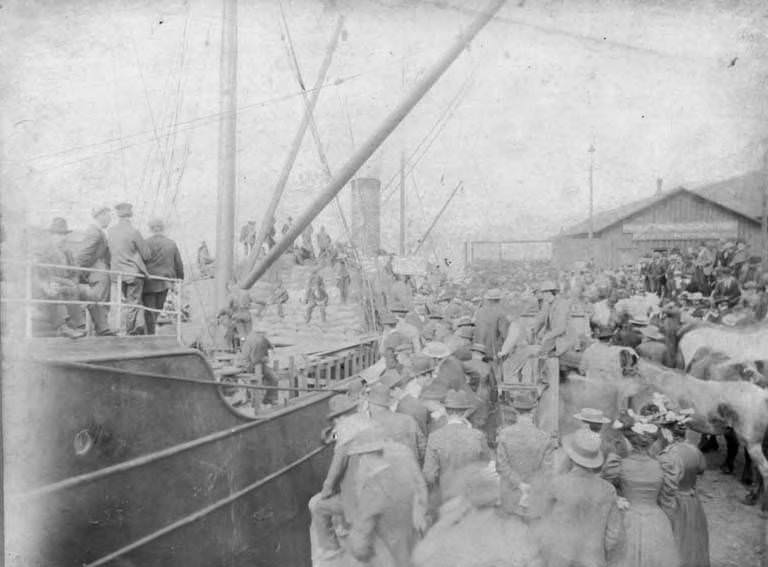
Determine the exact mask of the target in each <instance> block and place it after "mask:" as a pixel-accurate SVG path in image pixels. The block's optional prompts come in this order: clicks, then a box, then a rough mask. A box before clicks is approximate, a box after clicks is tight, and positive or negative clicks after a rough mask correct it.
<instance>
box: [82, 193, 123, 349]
mask: <svg viewBox="0 0 768 567" xmlns="http://www.w3.org/2000/svg"><path fill="white" fill-rule="evenodd" d="M92 216H93V221H94V222H93V224H92V225H91V226H89V227H88V228H87V229H86V231H85V236H84V237H83V242H82V245H81V246H80V249H79V250H78V252H77V254H76V256H75V264H77V265H78V266H80V267H81V268H91V269H94V270H108V269H109V266H110V253H109V244H108V243H107V235H106V233H105V232H104V231H105V230H106V229H107V227H108V226H109V223H110V221H111V220H112V214H111V209H110V208H109V207H98V208H96V209H94V210H93V212H92ZM80 281H81V282H82V283H83V284H85V285H84V287H83V291H84V293H83V295H84V296H85V298H86V299H90V300H92V301H99V302H107V301H109V288H110V281H109V274H107V273H105V272H82V273H81V274H80ZM87 309H88V313H90V315H91V320H93V327H94V330H95V331H96V334H97V335H113V334H114V333H113V332H112V331H110V329H109V322H108V317H107V314H108V313H109V307H108V306H106V305H95V304H94V305H89V306H88V307H87Z"/></svg>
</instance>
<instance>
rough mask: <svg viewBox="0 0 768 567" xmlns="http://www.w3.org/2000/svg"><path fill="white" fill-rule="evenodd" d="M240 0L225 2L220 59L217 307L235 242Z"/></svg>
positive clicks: (222, 303) (222, 298) (223, 295)
mask: <svg viewBox="0 0 768 567" xmlns="http://www.w3.org/2000/svg"><path fill="white" fill-rule="evenodd" d="M236 134H237V0H223V1H222V25H221V54H220V59H219V176H218V194H217V196H218V200H217V202H218V208H217V212H216V279H215V281H216V306H217V308H221V307H224V306H225V305H226V303H227V295H228V294H227V283H228V282H229V280H230V279H231V278H232V266H233V258H234V245H235V186H236V182H237V181H236V180H237V154H236V149H237V140H236Z"/></svg>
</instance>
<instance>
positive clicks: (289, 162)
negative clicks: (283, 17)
mask: <svg viewBox="0 0 768 567" xmlns="http://www.w3.org/2000/svg"><path fill="white" fill-rule="evenodd" d="M343 27H344V18H343V16H339V19H338V20H337V22H336V29H335V30H334V32H333V39H332V40H331V43H330V44H329V45H328V49H327V50H326V52H325V57H324V58H323V63H322V65H321V67H320V73H319V74H318V75H317V81H316V82H315V86H314V88H313V89H312V95H311V96H310V98H309V103H307V105H306V108H305V109H304V116H303V117H302V119H301V124H299V129H298V130H297V131H296V134H295V136H294V137H293V142H292V143H291V149H290V151H289V152H288V157H287V158H286V160H285V163H284V164H283V169H282V171H281V172H280V177H279V178H278V180H277V185H276V186H275V191H274V192H273V193H272V200H271V201H270V202H269V206H268V207H267V210H266V212H265V213H264V219H263V220H262V221H261V226H260V227H259V232H258V234H257V236H256V242H255V243H254V245H253V250H252V251H251V254H250V257H249V261H248V262H247V263H246V265H247V266H248V267H249V268H251V267H252V266H253V264H254V263H255V262H256V259H257V258H258V254H259V251H260V250H261V246H262V244H264V241H265V240H266V238H267V234H269V229H270V228H271V227H272V219H273V218H274V216H275V211H276V210H277V205H278V204H279V203H280V198H281V197H282V196H283V191H284V190H285V185H286V183H287V182H288V177H289V176H290V174H291V169H293V164H294V163H295V162H296V156H297V155H298V154H299V149H300V148H301V142H302V140H303V139H304V134H305V133H306V131H307V128H308V127H309V123H310V121H311V120H312V113H313V112H314V109H315V105H316V104H317V98H318V97H319V96H320V90H321V88H322V86H323V83H324V82H325V76H326V75H327V74H328V68H329V67H330V66H331V60H332V59H333V52H334V51H336V46H337V45H338V43H339V38H340V37H341V32H342V28H343ZM248 287H250V285H249V286H247V287H245V288H244V289H247V288H248Z"/></svg>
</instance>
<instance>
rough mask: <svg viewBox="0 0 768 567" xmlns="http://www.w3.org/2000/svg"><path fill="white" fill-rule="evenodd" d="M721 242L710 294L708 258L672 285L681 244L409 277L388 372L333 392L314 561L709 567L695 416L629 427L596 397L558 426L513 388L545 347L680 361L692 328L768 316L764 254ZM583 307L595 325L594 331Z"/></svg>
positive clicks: (396, 288) (391, 326) (658, 406)
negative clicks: (663, 272)
mask: <svg viewBox="0 0 768 567" xmlns="http://www.w3.org/2000/svg"><path fill="white" fill-rule="evenodd" d="M706 249H707V250H708V251H710V252H712V251H711V250H710V248H709V247H706ZM720 249H721V250H718V253H717V254H713V255H714V256H715V257H716V258H718V257H719V258H720V259H719V260H717V259H716V260H715V261H714V263H713V266H712V271H711V273H709V274H705V275H706V276H707V279H706V280H705V282H706V284H707V287H706V288H702V287H699V285H700V283H699V279H700V278H699V275H700V272H701V271H702V270H700V269H699V268H700V267H701V266H700V265H698V264H696V263H693V264H691V265H690V266H686V265H683V266H682V268H681V269H680V270H679V271H678V269H677V268H675V269H673V270H672V271H671V278H670V279H666V280H658V279H656V278H657V276H656V273H658V268H653V269H651V268H649V266H652V265H654V263H655V264H656V265H661V263H662V262H667V263H668V264H674V265H675V266H676V265H677V262H678V255H677V254H675V253H671V254H666V255H664V254H657V255H655V256H654V257H653V258H649V259H648V261H647V262H646V261H644V262H642V263H641V264H640V265H638V266H632V267H625V268H623V269H620V270H598V269H596V268H595V267H593V266H592V265H590V264H588V263H585V264H580V265H577V266H576V267H575V268H574V269H573V270H570V271H560V272H557V271H556V270H554V269H553V268H552V266H551V265H549V264H548V263H546V262H525V263H524V264H522V263H520V264H517V265H516V266H515V265H514V264H508V265H506V266H504V267H502V268H500V269H499V268H498V267H497V268H496V269H495V270H491V269H488V270H477V269H476V270H474V271H472V272H470V273H469V274H468V276H467V277H466V278H465V279H464V280H463V281H460V282H450V281H448V279H447V278H446V277H444V276H441V275H440V274H439V271H436V272H435V273H434V274H430V277H426V278H423V277H422V278H412V277H405V276H404V275H397V274H394V273H392V274H391V285H390V286H389V287H388V289H387V294H386V297H385V298H384V303H385V304H386V308H385V309H384V310H382V312H381V313H379V314H378V315H377V317H378V319H379V321H380V323H381V325H382V326H383V329H384V331H383V336H382V339H381V345H380V352H381V353H382V362H383V364H382V365H381V367H380V372H378V371H377V375H376V376H375V377H374V378H373V379H370V376H369V377H368V379H367V381H362V382H356V383H354V384H353V385H352V386H351V387H350V389H349V391H348V392H347V394H344V395H339V396H336V397H334V398H333V399H332V400H331V409H332V411H331V414H330V415H329V416H328V417H329V420H330V422H331V425H330V426H329V429H328V430H327V432H326V433H325V435H326V437H327V440H328V442H335V447H334V456H333V461H332V464H331V467H330V469H329V471H328V475H327V478H326V481H325V483H324V485H323V490H322V492H321V493H320V494H318V495H316V496H315V497H314V498H313V499H312V500H311V501H310V510H311V512H312V526H311V536H312V542H313V564H314V565H317V566H325V567H331V566H336V565H357V564H360V563H358V562H362V563H363V564H366V565H382V566H389V565H392V566H395V565H398V566H401V565H413V566H418V567H421V566H424V567H431V566H438V565H439V566H441V567H443V566H451V565H456V566H459V565H460V566H463V567H472V566H481V565H482V566H486V565H494V566H504V567H506V566H509V567H513V566H518V565H519V566H523V565H526V566H527V565H540V566H544V567H546V566H555V567H561V566H562V567H566V566H570V567H587V566H600V567H603V566H608V565H616V566H627V567H629V566H631V567H651V566H691V567H693V566H708V565H709V544H708V529H707V520H706V516H705V514H704V511H703V508H702V506H701V503H700V501H699V499H698V497H697V495H696V491H695V485H696V479H697V477H698V475H700V474H701V473H702V472H703V471H704V469H705V465H706V463H705V460H704V457H703V455H702V452H701V450H700V447H698V446H696V445H695V444H691V443H690V442H688V441H687V439H688V438H689V437H691V436H689V435H688V434H687V432H688V425H689V422H690V419H691V416H690V414H691V413H692V412H691V411H690V410H684V409H681V408H680V407H679V406H677V405H675V404H674V403H673V402H671V401H670V400H669V399H667V398H664V397H663V396H660V395H657V396H655V397H654V400H653V402H652V403H648V404H646V405H645V406H643V407H642V408H641V409H640V411H639V412H638V413H634V412H632V411H631V410H623V411H621V412H620V414H619V416H618V419H615V420H612V419H609V418H607V417H606V416H604V415H603V413H602V412H601V411H600V410H596V409H591V408H583V409H582V410H581V411H580V412H579V413H578V414H577V415H576V416H574V417H576V418H577V419H579V420H581V421H582V422H583V424H584V425H583V427H582V428H581V429H578V430H576V431H573V432H569V433H567V434H565V435H563V436H562V437H559V436H556V435H553V434H552V433H550V432H548V431H544V430H542V429H540V428H539V426H538V425H537V422H536V419H535V417H534V416H535V413H536V411H537V405H538V400H537V396H536V394H535V393H532V392H535V390H528V391H526V390H525V389H522V390H519V391H516V393H515V395H514V396H513V397H512V398H509V399H505V404H506V406H507V407H505V408H504V409H505V411H503V412H502V411H500V409H501V406H502V405H503V404H502V402H501V401H500V399H499V393H500V391H502V388H499V384H500V383H501V382H502V381H504V380H507V379H508V377H509V375H510V374H517V373H521V372H522V371H523V370H524V368H523V367H524V361H525V360H526V359H529V358H530V357H531V354H532V353H534V354H535V356H542V355H549V356H559V357H561V361H563V360H566V359H567V354H568V353H569V352H573V351H574V350H576V351H579V350H581V349H583V347H584V345H585V344H588V343H589V342H590V341H603V342H607V343H612V344H615V345H622V346H628V347H631V348H633V349H635V350H636V351H637V353H638V354H639V355H640V356H641V357H643V358H646V359H648V360H651V361H654V362H656V363H658V364H659V365H666V366H668V367H673V368H679V367H680V361H679V358H678V356H677V354H678V353H677V337H678V333H679V331H680V329H681V328H682V327H683V326H684V325H686V324H687V323H695V322H696V321H705V322H709V323H711V324H719V325H731V326H739V325H750V324H753V323H759V322H761V321H765V320H766V306H767V305H768V296H767V295H766V286H767V285H768V273H764V272H762V271H761V270H758V269H756V268H755V266H758V267H759V266H760V265H762V260H761V259H759V258H757V257H750V256H745V253H744V250H745V246H744V245H743V244H739V243H722V245H721V246H720ZM702 250H703V249H702ZM727 250H734V251H738V252H739V253H740V254H736V253H733V254H730V255H728V254H724V255H723V254H719V251H727ZM705 255H706V253H705ZM697 257H698V256H697ZM741 258H744V260H743V261H741V262H739V261H738V260H740V259H741ZM521 266H524V267H521ZM522 271H524V272H525V273H526V276H522V277H521V276H520V272H522ZM707 271H709V270H707ZM532 274H534V277H538V278H540V279H539V280H538V283H536V284H531V283H530V282H531V280H530V279H529V277H530V276H531V275H532ZM432 276H434V277H432ZM542 278H548V279H544V281H541V279H542ZM501 286H503V288H502V287H501ZM489 287H490V289H489ZM574 314H579V315H582V316H585V317H586V319H587V320H588V321H589V326H588V329H586V330H585V331H584V336H578V333H579V331H578V330H574V327H573V325H570V319H571V318H572V316H573V315H574Z"/></svg>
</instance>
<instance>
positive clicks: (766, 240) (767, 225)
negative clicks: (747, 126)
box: [760, 140, 768, 271]
mask: <svg viewBox="0 0 768 567" xmlns="http://www.w3.org/2000/svg"><path fill="white" fill-rule="evenodd" d="M765 144H766V147H765V151H764V153H763V211H762V212H763V215H762V217H763V218H762V222H761V223H760V247H761V252H760V255H761V256H762V258H763V266H762V270H763V271H766V268H768V140H766V141H765Z"/></svg>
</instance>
